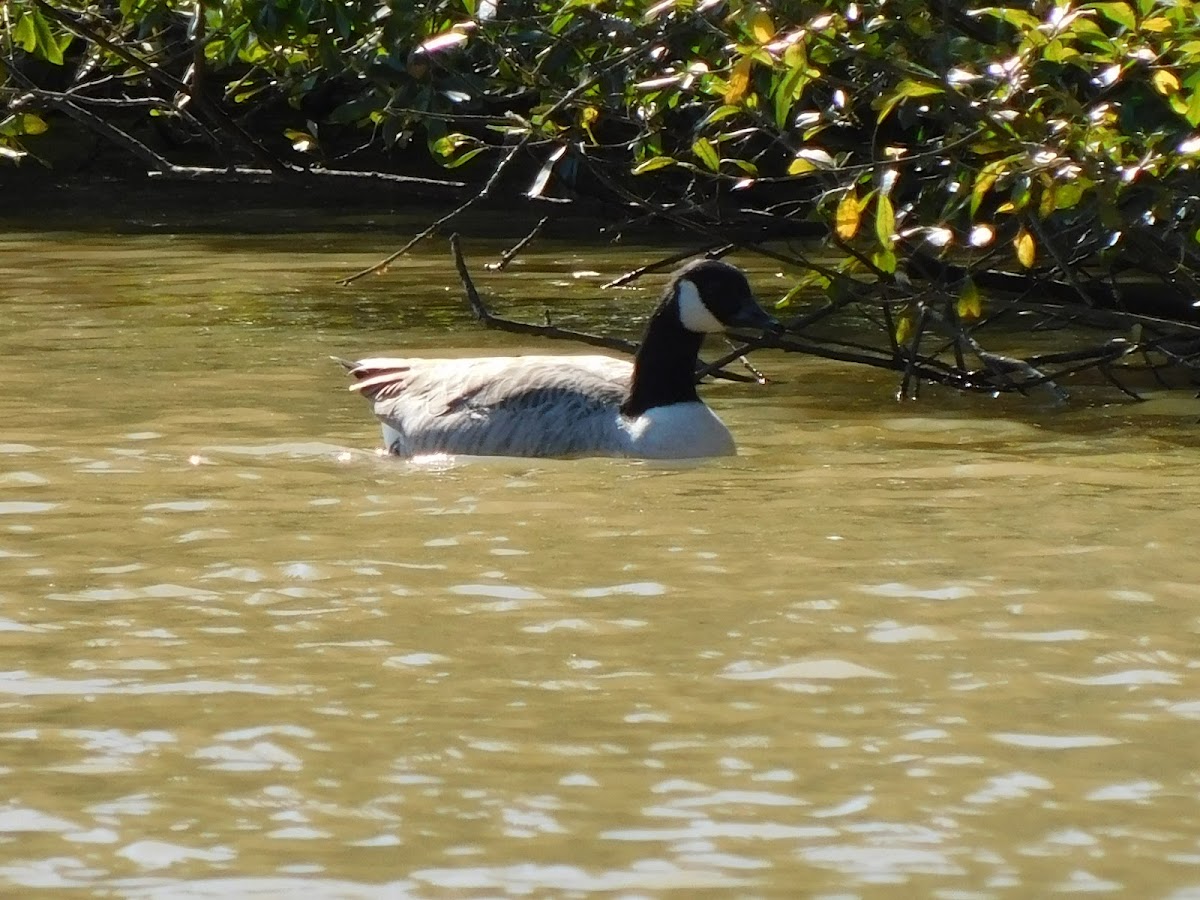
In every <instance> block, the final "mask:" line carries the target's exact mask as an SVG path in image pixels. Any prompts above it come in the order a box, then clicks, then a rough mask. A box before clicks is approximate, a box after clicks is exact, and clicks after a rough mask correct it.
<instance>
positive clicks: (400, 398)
mask: <svg viewBox="0 0 1200 900" xmlns="http://www.w3.org/2000/svg"><path fill="white" fill-rule="evenodd" d="M773 324H774V320H772V319H771V318H770V317H769V316H768V315H767V314H766V313H765V312H763V310H762V308H761V307H759V305H758V304H757V302H755V300H754V297H753V295H752V294H751V292H750V286H749V284H748V283H747V282H746V278H745V276H744V275H743V274H742V273H741V272H740V271H739V270H738V269H736V268H734V267H733V266H731V265H729V264H728V263H724V262H720V261H717V260H700V261H697V262H693V263H691V264H689V265H687V266H684V267H683V268H682V269H680V270H679V271H678V272H676V273H675V274H674V276H673V277H672V278H671V281H670V283H669V284H668V285H667V288H666V290H665V292H664V294H663V299H662V301H661V302H660V304H659V306H658V308H657V309H656V310H655V312H654V314H653V315H652V316H651V319H650V323H649V325H648V327H647V330H646V336H645V338H644V340H643V342H642V344H641V347H640V349H639V350H638V353H637V356H636V357H635V358H634V360H633V361H632V362H630V361H628V360H623V359H615V358H612V357H608V356H598V355H593V356H566V355H563V356H497V357H483V358H473V359H416V358H412V359H403V358H391V357H378V358H369V359H361V360H358V361H356V362H348V361H342V363H343V365H344V366H346V368H347V369H348V370H349V372H350V374H351V375H352V376H353V377H354V378H355V379H356V381H355V383H354V384H353V385H352V386H351V390H354V391H357V392H359V393H361V394H362V395H363V396H364V397H366V398H367V399H369V400H370V401H372V404H373V408H374V412H375V416H376V417H377V418H378V419H379V422H380V424H381V426H382V428H383V440H384V445H385V446H386V448H387V450H388V451H389V452H391V453H395V454H397V455H399V456H405V457H410V456H417V455H421V454H429V453H450V454H467V455H478V456H525V457H578V456H629V457H639V458H646V459H687V458H695V457H707V456H729V455H732V454H734V453H735V452H736V447H735V444H734V441H733V436H732V435H731V434H730V433H729V429H728V428H726V427H725V425H724V424H723V423H722V422H721V420H720V419H719V418H717V416H716V415H715V414H714V413H713V412H712V410H710V409H709V408H708V407H707V406H706V405H705V404H704V403H703V402H702V401H701V400H700V398H699V396H698V395H697V393H696V387H695V369H696V359H697V354H698V353H699V350H700V344H701V342H702V340H703V338H704V335H705V334H706V333H710V332H717V331H724V330H725V329H726V328H727V327H735V326H745V327H752V328H765V327H770V326H772V325H773Z"/></svg>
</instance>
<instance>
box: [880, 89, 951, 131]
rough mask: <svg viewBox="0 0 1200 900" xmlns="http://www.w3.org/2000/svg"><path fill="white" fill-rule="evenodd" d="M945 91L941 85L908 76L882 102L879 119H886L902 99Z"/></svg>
mask: <svg viewBox="0 0 1200 900" xmlns="http://www.w3.org/2000/svg"><path fill="white" fill-rule="evenodd" d="M945 92H946V90H945V88H943V87H941V86H940V85H936V84H928V83H926V82H922V81H912V80H911V79H908V78H906V79H904V80H903V81H901V82H900V83H899V84H898V85H896V90H894V91H893V92H892V93H891V94H890V95H888V96H887V97H886V98H885V99H884V100H883V102H882V103H881V104H880V107H879V116H878V118H877V121H879V122H882V121H883V120H884V119H886V118H887V117H888V115H889V114H890V113H891V111H892V110H893V109H895V108H896V106H897V104H899V103H900V101H901V100H907V99H909V98H912V97H928V96H931V95H933V94H944V93H945Z"/></svg>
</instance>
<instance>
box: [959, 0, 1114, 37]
mask: <svg viewBox="0 0 1200 900" xmlns="http://www.w3.org/2000/svg"><path fill="white" fill-rule="evenodd" d="M1101 5H1103V4H1101ZM1112 5H1113V6H1124V5H1125V4H1123V3H1114V4H1112ZM974 14H975V15H978V16H993V17H995V18H997V19H999V20H1000V21H1002V22H1007V23H1008V24H1009V25H1012V26H1014V27H1016V28H1018V29H1019V30H1021V31H1037V29H1038V28H1040V27H1041V24H1042V22H1041V20H1040V19H1038V18H1037V16H1035V15H1033V14H1032V13H1028V12H1026V11H1025V10H1023V9H1013V8H1011V7H1007V6H993V7H990V8H988V9H980V10H975V11H974Z"/></svg>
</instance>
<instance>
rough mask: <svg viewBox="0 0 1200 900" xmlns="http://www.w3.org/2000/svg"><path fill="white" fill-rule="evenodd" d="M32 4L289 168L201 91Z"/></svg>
mask: <svg viewBox="0 0 1200 900" xmlns="http://www.w3.org/2000/svg"><path fill="white" fill-rule="evenodd" d="M33 3H34V6H35V7H36V8H37V9H38V11H39V12H41V13H42V14H43V15H45V16H47V17H49V18H51V19H53V20H54V21H55V22H57V23H58V24H59V25H62V26H63V27H64V28H66V29H67V30H68V31H70V32H71V33H73V34H75V35H78V36H79V37H81V38H83V39H84V40H85V41H91V42H92V43H93V44H96V45H98V46H100V47H103V48H104V49H105V50H107V51H109V52H110V53H113V54H115V55H116V56H119V57H120V58H121V59H123V60H124V61H125V62H127V63H129V64H130V65H131V66H134V67H135V68H137V69H138V70H139V71H140V72H142V73H143V74H144V75H146V76H147V77H148V78H149V79H150V80H151V81H154V82H157V83H158V84H159V85H162V86H163V87H166V88H169V89H170V90H171V91H173V92H175V93H176V94H183V95H186V96H188V97H190V98H191V99H192V102H193V103H194V104H195V105H196V107H197V108H198V109H200V110H202V111H203V112H204V114H205V115H207V116H208V117H209V118H210V119H211V120H212V121H213V122H214V123H216V124H217V125H218V127H219V128H220V129H221V130H222V131H223V132H225V133H226V134H229V135H230V136H232V138H233V139H234V140H235V141H236V142H237V143H238V144H240V145H241V146H242V147H243V148H245V149H246V150H248V151H249V152H250V153H251V154H252V155H253V156H254V157H255V158H256V159H258V160H259V162H261V163H263V164H264V165H266V166H267V167H268V168H269V169H272V170H274V171H276V172H279V173H283V172H285V171H287V170H288V169H289V168H291V167H289V166H286V165H285V164H284V163H282V162H280V161H279V160H278V159H276V158H275V157H274V156H273V155H272V154H270V153H269V152H268V151H267V149H266V148H265V147H263V145H262V144H260V143H259V142H258V141H257V140H255V139H254V138H253V137H251V135H250V134H249V133H248V132H247V131H246V130H245V129H244V128H242V126H241V125H239V124H238V123H237V122H236V121H234V119H233V118H231V117H230V116H229V115H228V114H227V113H226V112H225V111H224V110H222V109H221V108H220V107H219V106H217V105H216V104H214V103H211V102H209V100H208V99H207V98H206V97H205V96H204V95H203V94H202V93H199V92H194V91H192V89H191V88H190V87H189V86H188V85H186V84H184V83H183V82H182V81H180V80H179V79H178V78H176V77H174V76H173V75H170V74H168V73H167V72H165V71H163V69H162V68H161V67H159V66H156V65H153V64H152V63H149V62H147V61H146V60H144V59H142V58H141V57H140V56H138V55H137V54H136V53H132V52H130V51H129V50H128V49H126V48H125V47H123V46H121V45H120V44H117V43H115V42H113V41H110V40H109V39H108V38H106V37H105V36H104V35H102V34H100V33H99V32H98V31H97V30H96V29H94V28H92V27H91V26H90V25H85V24H84V23H83V22H80V21H77V20H75V19H73V18H71V17H70V16H68V15H66V14H65V13H63V12H61V11H59V10H58V9H55V8H54V7H53V6H51V5H50V4H49V3H47V2H46V0H33Z"/></svg>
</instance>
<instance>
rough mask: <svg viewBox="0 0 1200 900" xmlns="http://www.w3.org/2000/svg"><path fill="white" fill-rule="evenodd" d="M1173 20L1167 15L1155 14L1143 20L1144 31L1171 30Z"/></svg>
mask: <svg viewBox="0 0 1200 900" xmlns="http://www.w3.org/2000/svg"><path fill="white" fill-rule="evenodd" d="M1170 30H1171V20H1170V19H1168V18H1166V17H1165V16H1153V17H1151V18H1149V19H1143V20H1142V31H1170Z"/></svg>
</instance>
